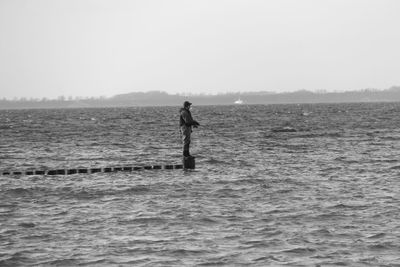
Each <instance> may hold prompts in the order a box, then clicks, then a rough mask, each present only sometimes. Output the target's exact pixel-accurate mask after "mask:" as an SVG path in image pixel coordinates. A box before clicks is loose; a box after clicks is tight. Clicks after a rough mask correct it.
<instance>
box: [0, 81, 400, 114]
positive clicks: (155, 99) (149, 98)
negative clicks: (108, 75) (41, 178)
mask: <svg viewBox="0 0 400 267" xmlns="http://www.w3.org/2000/svg"><path fill="white" fill-rule="evenodd" d="M238 98H240V99H241V100H242V101H243V105H246V104H247V105H254V104H261V105H262V104H264V105H266V104H317V103H321V104H323V103H364V102H365V103H370V102H400V87H395V86H394V87H391V88H389V89H386V90H375V89H365V90H361V91H348V92H311V91H306V90H301V91H296V92H290V93H271V92H247V93H226V94H218V95H203V94H198V95H195V94H193V95H190V96H183V95H179V94H168V93H166V92H162V91H150V92H140V93H128V94H121V95H116V96H113V97H110V98H104V97H102V98H87V99H75V100H73V99H65V98H64V97H60V98H58V99H56V100H48V99H42V100H26V99H18V100H7V99H2V100H0V109H47V108H102V107H104V108H107V107H109V108H113V107H145V106H180V105H182V102H183V101H184V100H187V99H190V101H191V102H193V103H195V104H196V105H198V106H200V105H201V106H203V105H234V103H235V101H236V100H237V99H238Z"/></svg>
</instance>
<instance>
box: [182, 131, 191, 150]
mask: <svg viewBox="0 0 400 267" xmlns="http://www.w3.org/2000/svg"><path fill="white" fill-rule="evenodd" d="M182 140H183V156H184V157H189V156H190V153H189V146H190V128H189V127H185V128H184V129H182Z"/></svg>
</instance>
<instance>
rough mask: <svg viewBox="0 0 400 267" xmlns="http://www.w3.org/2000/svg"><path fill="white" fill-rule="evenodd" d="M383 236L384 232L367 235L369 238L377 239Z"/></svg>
mask: <svg viewBox="0 0 400 267" xmlns="http://www.w3.org/2000/svg"><path fill="white" fill-rule="evenodd" d="M385 236H386V234H385V233H379V234H375V235H371V236H369V237H368V238H369V239H379V238H383V237H385Z"/></svg>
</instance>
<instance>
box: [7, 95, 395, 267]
mask: <svg viewBox="0 0 400 267" xmlns="http://www.w3.org/2000/svg"><path fill="white" fill-rule="evenodd" d="M305 113H306V114H307V115H304V114H305ZM399 115H400V104H391V103H386V104H343V105H336V104H332V105H273V106H231V107H229V106H225V107H198V108H196V113H195V114H194V116H195V117H196V119H198V120H199V121H200V123H201V124H202V127H200V128H199V129H196V130H195V131H194V139H193V151H192V153H193V154H195V155H196V156H197V158H196V167H197V169H196V170H195V171H187V172H184V171H180V170H162V171H159V170H154V171H151V170H149V171H140V172H121V173H95V174H76V175H69V176H60V175H56V176H40V175H35V176H7V177H6V176H4V177H1V178H0V225H1V228H0V265H2V266H3V265H4V266H17V265H44V266H46V265H61V266H76V265H93V266H113V265H114V266H120V265H126V266H131V265H137V266H193V265H199V266H216V265H227V266H232V265H236V266H243V265H251V266H310V265H311V266H313V265H314V266H318V265H319V266H326V265H327V266H335V265H336V266H337V265H341V266H377V265H380V266H395V265H398V264H400V256H399V255H398V251H400V241H399V240H400V238H399V237H400V212H399V211H400V205H399V204H400V199H399V198H400V197H399V194H398V192H397V191H398V190H397V188H399V186H400V179H399V166H400V162H399V157H398V155H397V154H398V151H399V148H400V147H399V146H400V143H399V142H398V140H399V139H400V130H399V129H400V127H399V126H400V116H399ZM177 116H178V115H177V108H172V107H166V108H126V109H71V110H29V111H27V110H20V111H0V125H1V129H2V131H1V139H0V151H1V152H0V160H1V168H2V169H13V170H14V169H17V170H18V169H29V168H41V167H43V168H52V169H56V168H79V167H93V168H95V167H102V166H109V165H120V166H123V165H146V164H169V163H179V162H180V161H181V155H180V154H181V151H180V150H181V148H180V137H179V132H178V128H177V121H178V117H177ZM283 127H292V128H293V129H296V132H293V131H291V132H277V131H273V129H278V128H283Z"/></svg>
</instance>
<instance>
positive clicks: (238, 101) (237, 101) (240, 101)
mask: <svg viewBox="0 0 400 267" xmlns="http://www.w3.org/2000/svg"><path fill="white" fill-rule="evenodd" d="M235 104H237V105H241V104H243V100H242V99H240V97H239V99H238V100H236V101H235Z"/></svg>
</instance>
